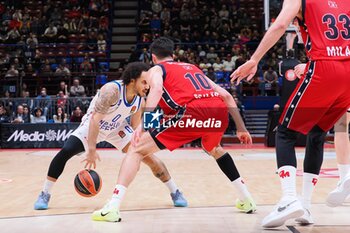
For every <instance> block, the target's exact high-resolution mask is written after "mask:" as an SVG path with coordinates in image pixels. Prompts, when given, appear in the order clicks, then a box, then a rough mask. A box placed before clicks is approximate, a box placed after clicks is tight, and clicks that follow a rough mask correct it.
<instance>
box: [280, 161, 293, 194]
mask: <svg viewBox="0 0 350 233" xmlns="http://www.w3.org/2000/svg"><path fill="white" fill-rule="evenodd" d="M296 173H297V169H296V168H295V167H293V166H283V167H280V168H279V169H278V175H279V177H280V182H281V187H282V194H283V198H290V197H293V198H296V196H297V191H296V185H295V182H296V181H295V179H296Z"/></svg>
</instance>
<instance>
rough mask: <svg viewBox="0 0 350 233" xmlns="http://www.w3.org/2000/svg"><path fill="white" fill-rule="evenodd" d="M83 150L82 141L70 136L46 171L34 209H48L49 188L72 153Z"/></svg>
mask: <svg viewBox="0 0 350 233" xmlns="http://www.w3.org/2000/svg"><path fill="white" fill-rule="evenodd" d="M83 151H84V146H83V143H82V142H81V141H80V139H79V138H77V137H75V136H70V137H69V138H68V140H67V141H66V143H65V144H64V146H63V148H62V149H61V150H60V151H59V152H58V153H57V154H56V156H55V157H54V158H53V159H52V161H51V163H50V166H49V170H48V173H47V179H46V181H45V183H44V187H43V190H42V191H41V193H40V194H39V196H38V199H37V201H36V202H35V203H34V209H35V210H46V209H48V205H49V201H50V198H51V194H50V193H51V188H52V186H53V185H54V183H55V182H56V180H57V179H58V178H59V176H60V175H61V174H62V172H63V170H64V167H65V165H66V163H67V161H68V160H69V159H71V158H72V157H73V156H74V155H76V154H79V153H81V152H83Z"/></svg>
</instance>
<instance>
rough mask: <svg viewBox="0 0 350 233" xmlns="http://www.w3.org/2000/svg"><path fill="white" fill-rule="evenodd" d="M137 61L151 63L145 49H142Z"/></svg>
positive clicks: (149, 55)
mask: <svg viewBox="0 0 350 233" xmlns="http://www.w3.org/2000/svg"><path fill="white" fill-rule="evenodd" d="M139 61H141V62H144V63H147V64H149V63H150V61H151V54H150V53H149V52H148V50H147V48H143V50H142V53H141V55H140V57H139Z"/></svg>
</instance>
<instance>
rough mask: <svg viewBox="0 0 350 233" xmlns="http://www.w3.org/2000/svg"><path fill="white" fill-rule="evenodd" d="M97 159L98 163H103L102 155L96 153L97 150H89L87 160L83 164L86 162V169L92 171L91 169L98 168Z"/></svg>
mask: <svg viewBox="0 0 350 233" xmlns="http://www.w3.org/2000/svg"><path fill="white" fill-rule="evenodd" d="M96 159H98V161H101V159H100V155H99V154H98V153H97V152H96V149H95V150H89V151H88V153H87V154H86V158H85V159H84V160H83V161H81V162H82V163H83V162H85V168H86V169H89V170H90V169H91V168H94V169H95V168H96Z"/></svg>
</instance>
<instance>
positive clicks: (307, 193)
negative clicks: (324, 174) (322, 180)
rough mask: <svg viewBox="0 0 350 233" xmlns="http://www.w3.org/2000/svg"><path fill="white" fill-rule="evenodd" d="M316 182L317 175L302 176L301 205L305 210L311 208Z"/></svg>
mask: <svg viewBox="0 0 350 233" xmlns="http://www.w3.org/2000/svg"><path fill="white" fill-rule="evenodd" d="M317 181H318V175H315V174H311V173H306V172H304V174H303V192H302V200H301V201H302V204H303V207H304V208H306V209H310V207H311V198H312V193H313V192H314V189H315V186H316V183H317Z"/></svg>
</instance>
